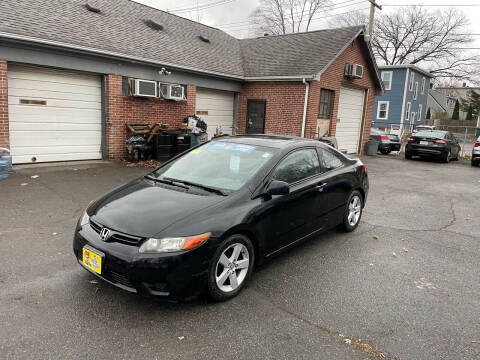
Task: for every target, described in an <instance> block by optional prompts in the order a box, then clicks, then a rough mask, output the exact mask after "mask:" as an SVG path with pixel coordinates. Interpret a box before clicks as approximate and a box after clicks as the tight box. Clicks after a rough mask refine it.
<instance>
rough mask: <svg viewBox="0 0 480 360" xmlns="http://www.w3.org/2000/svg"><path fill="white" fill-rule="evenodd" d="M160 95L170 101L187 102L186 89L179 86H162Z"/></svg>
mask: <svg viewBox="0 0 480 360" xmlns="http://www.w3.org/2000/svg"><path fill="white" fill-rule="evenodd" d="M160 95H161V96H162V98H164V99H168V100H176V101H182V100H186V98H185V88H184V87H183V86H182V85H178V84H160Z"/></svg>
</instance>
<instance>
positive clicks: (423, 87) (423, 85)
mask: <svg viewBox="0 0 480 360" xmlns="http://www.w3.org/2000/svg"><path fill="white" fill-rule="evenodd" d="M425 83H426V79H425V77H423V78H422V95H423V94H425Z"/></svg>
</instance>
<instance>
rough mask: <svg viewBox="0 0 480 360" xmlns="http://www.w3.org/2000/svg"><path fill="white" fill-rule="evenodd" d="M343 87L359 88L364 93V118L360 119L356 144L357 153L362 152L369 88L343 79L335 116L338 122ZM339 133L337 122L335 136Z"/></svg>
mask: <svg viewBox="0 0 480 360" xmlns="http://www.w3.org/2000/svg"><path fill="white" fill-rule="evenodd" d="M342 87H343V88H347V89H350V90H359V91H362V92H363V94H362V97H363V99H362V118H361V119H360V126H359V128H358V137H357V141H356V144H357V151H356V154H361V152H362V150H363V149H362V142H363V131H364V129H365V120H366V118H367V116H366V110H367V104H368V95H369V89H368V88H367V87H365V86H361V85H357V84H351V83H348V82H344V81H342V83H341V85H340V88H339V90H338V106H337V107H338V109H337V114H336V118H335V122H336V123H338V113H339V111H340V93H341V91H342ZM336 135H337V124H335V136H336Z"/></svg>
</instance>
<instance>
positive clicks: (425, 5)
mask: <svg viewBox="0 0 480 360" xmlns="http://www.w3.org/2000/svg"><path fill="white" fill-rule="evenodd" d="M382 6H397V7H398V6H418V7H427V6H435V7H462V6H464V7H469V6H480V4H397V5H389V4H385V5H382Z"/></svg>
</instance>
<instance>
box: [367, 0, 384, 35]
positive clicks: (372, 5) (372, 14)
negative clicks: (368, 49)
mask: <svg viewBox="0 0 480 360" xmlns="http://www.w3.org/2000/svg"><path fill="white" fill-rule="evenodd" d="M368 2H369V3H370V22H369V23H368V36H369V39H371V38H372V34H373V21H374V19H375V8H378V9H379V10H382V6H381V5H378V4H377V3H376V2H375V0H368Z"/></svg>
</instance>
